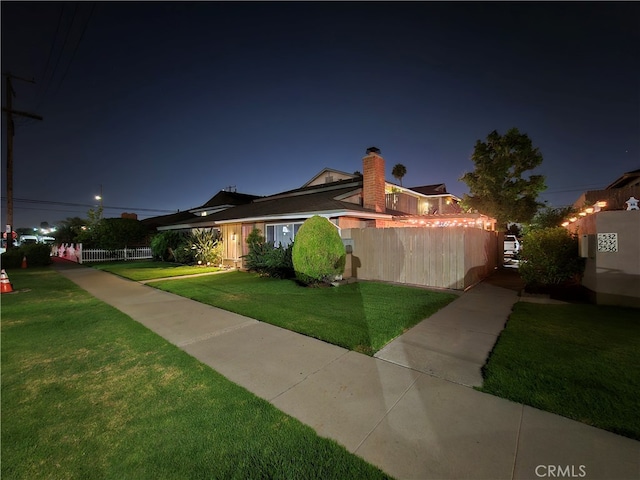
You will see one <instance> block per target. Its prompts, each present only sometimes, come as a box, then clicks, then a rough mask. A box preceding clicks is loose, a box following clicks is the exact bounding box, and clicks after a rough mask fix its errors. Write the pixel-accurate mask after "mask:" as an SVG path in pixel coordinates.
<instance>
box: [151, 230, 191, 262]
mask: <svg viewBox="0 0 640 480" xmlns="http://www.w3.org/2000/svg"><path fill="white" fill-rule="evenodd" d="M186 237H187V234H186V233H185V232H176V231H175V230H168V231H166V232H160V233H157V234H156V235H154V237H153V238H152V239H151V252H152V253H153V256H154V258H156V259H159V260H164V261H165V262H168V261H178V259H177V258H176V255H175V251H176V250H177V249H178V247H180V245H181V244H184V242H185V240H186ZM187 263H188V262H187Z"/></svg>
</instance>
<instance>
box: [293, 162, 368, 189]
mask: <svg viewBox="0 0 640 480" xmlns="http://www.w3.org/2000/svg"><path fill="white" fill-rule="evenodd" d="M334 175H335V176H336V177H338V178H339V179H341V180H351V179H354V178H358V177H359V176H360V175H356V174H354V173H347V172H342V171H340V170H336V169H334V168H328V167H325V168H323V169H322V170H320V171H319V172H318V173H317V174H316V175H314V176H313V177H312V178H311V180H309V181H308V182H307V183H305V184H304V185H303V186H302V187H303V188H304V187H308V186H309V185H311V184H312V183H314V182H316V180H318V179H319V178H322V177H325V178H326V177H333V176H334Z"/></svg>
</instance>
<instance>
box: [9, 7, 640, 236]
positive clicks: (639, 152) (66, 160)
mask: <svg viewBox="0 0 640 480" xmlns="http://www.w3.org/2000/svg"><path fill="white" fill-rule="evenodd" d="M72 20H73V21H72ZM639 24H640V4H638V3H635V2H628V3H612V2H607V3H595V2H594V3H578V2H571V3H556V2H544V3H479V2H477V3H462V2H453V3H418V2H409V3H400V2H393V3H382V2H376V3H368V2H356V3H341V2H322V3H293V2H288V3H271V2H260V3H246V2H238V3H235V2H229V3H169V2H167V3H153V2H149V3H139V4H135V3H129V2H107V3H97V4H93V3H77V4H76V3H66V4H62V3H50V2H46V3H34V2H24V3H11V2H3V3H2V72H7V71H10V72H11V73H13V74H14V75H17V76H21V77H25V78H31V77H34V78H35V80H36V84H35V85H32V84H29V83H24V82H20V81H18V80H14V88H15V90H16V97H15V98H14V104H13V106H14V108H15V109H18V110H26V111H31V112H34V113H37V114H39V115H42V116H43V117H44V121H42V122H39V121H34V120H23V119H18V118H17V117H16V124H17V128H16V136H15V140H14V162H15V171H14V197H15V198H16V201H15V210H14V219H15V221H14V223H15V226H17V227H23V226H36V225H39V224H40V222H42V221H48V222H49V223H54V222H56V221H58V220H62V219H64V218H66V217H69V216H75V215H79V216H85V215H86V211H87V210H88V208H89V207H88V206H90V205H91V204H92V203H95V201H93V200H92V199H93V196H94V195H96V194H97V193H98V192H99V188H100V184H102V186H103V194H104V204H105V206H107V207H122V208H114V209H111V208H109V209H107V210H106V212H105V213H106V215H107V216H119V214H120V213H121V212H123V211H128V212H132V211H133V212H137V213H138V214H139V218H145V217H148V216H152V215H155V214H160V213H162V211H163V210H165V211H175V210H176V209H180V210H184V209H187V208H190V207H194V206H198V205H201V204H203V203H204V202H205V201H207V200H208V199H209V198H210V197H211V196H213V195H214V194H215V193H216V192H217V191H219V190H220V189H222V188H224V187H226V186H229V185H235V186H236V188H237V190H238V191H239V192H243V193H251V194H259V195H266V194H271V193H276V192H279V191H283V190H288V189H292V188H297V187H299V186H301V185H302V184H303V183H305V182H306V181H307V180H309V179H310V178H311V177H312V176H313V175H315V174H316V173H318V172H319V171H320V170H321V169H322V168H324V167H332V168H336V169H338V170H344V171H347V172H353V171H355V170H361V169H362V166H361V158H362V157H363V156H364V154H365V150H366V148H367V147H369V146H377V147H379V148H380V149H381V151H382V155H383V156H384V157H385V159H386V165H387V178H388V179H389V180H392V181H393V177H392V176H391V168H392V167H393V165H394V164H396V163H402V164H404V165H405V166H406V167H407V175H406V176H405V178H404V180H403V184H404V185H406V186H416V185H424V184H431V183H441V182H444V183H446V184H447V187H448V190H449V191H450V192H452V193H454V194H456V195H459V196H462V194H463V193H465V192H467V188H466V185H465V184H464V183H461V182H459V181H458V178H459V177H460V176H462V175H463V174H464V172H465V171H468V170H472V169H473V163H472V162H471V161H470V159H469V157H470V155H471V153H472V151H473V147H474V144H475V142H476V140H478V139H484V138H486V136H487V134H489V132H491V131H492V130H494V129H497V130H498V131H499V132H501V133H504V132H505V131H506V130H507V129H508V128H510V127H517V128H519V129H520V131H522V132H525V133H527V134H528V135H529V136H530V137H531V138H532V140H533V142H534V144H535V145H536V146H538V147H539V148H540V150H541V152H542V154H543V156H544V162H543V165H542V166H541V168H539V169H538V170H539V171H537V172H536V173H542V174H544V175H546V176H547V185H548V190H547V192H546V193H544V194H543V195H542V197H541V199H542V200H547V201H548V202H549V203H550V204H551V205H554V206H560V205H566V204H570V203H572V202H573V201H574V200H575V199H576V198H577V197H578V196H579V194H580V193H581V191H583V190H587V189H597V188H602V187H604V186H606V185H607V184H609V183H610V182H612V181H613V180H615V179H616V178H617V177H618V176H619V175H621V174H622V173H623V172H626V171H629V170H634V169H637V168H640V100H639V99H640V27H639ZM56 32H57V35H56ZM65 38H66V43H64V42H65ZM4 86H5V83H4V79H3V105H4V104H5V96H4V95H5V94H4ZM5 121H6V120H5V116H4V115H3V130H2V135H3V139H2V140H3V145H4V144H5V140H6V135H5V128H6V127H5ZM2 162H3V164H2V177H3V196H4V195H5V187H6V183H5V165H6V152H5V149H4V147H3V151H2ZM18 199H27V200H32V201H31V202H24V201H19V200H18ZM34 201H35V202H34ZM58 202H60V203H72V204H81V205H84V204H86V205H88V206H80V207H74V206H69V205H67V206H64V205H59V204H56V203H58ZM143 209H147V210H143ZM152 210H157V211H152ZM5 218H6V202H5V201H4V199H3V202H2V225H4V224H5Z"/></svg>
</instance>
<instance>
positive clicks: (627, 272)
mask: <svg viewBox="0 0 640 480" xmlns="http://www.w3.org/2000/svg"><path fill="white" fill-rule="evenodd" d="M593 219H594V220H595V222H594V223H595V232H593V231H590V230H591V229H590V228H585V229H583V233H588V238H589V240H588V258H587V261H586V266H585V274H584V277H583V281H582V283H583V285H584V286H585V287H587V288H589V289H590V290H592V291H593V292H594V293H595V297H596V302H597V303H598V304H606V305H622V306H630V307H640V210H631V211H626V210H616V211H604V212H599V213H597V214H594V215H593ZM585 227H587V225H585ZM605 234H610V235H605ZM616 243H617V245H616Z"/></svg>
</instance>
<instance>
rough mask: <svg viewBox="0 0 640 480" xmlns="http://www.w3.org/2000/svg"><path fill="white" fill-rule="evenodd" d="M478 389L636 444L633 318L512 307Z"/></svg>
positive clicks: (610, 312) (638, 360)
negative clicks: (599, 429)
mask: <svg viewBox="0 0 640 480" xmlns="http://www.w3.org/2000/svg"><path fill="white" fill-rule="evenodd" d="M484 374H485V381H484V385H483V388H482V390H483V391H485V392H488V393H491V394H494V395H498V396H500V397H504V398H508V399H511V400H513V401H516V402H521V403H525V404H527V405H531V406H533V407H536V408H539V409H541V410H546V411H548V412H554V413H557V414H560V415H563V416H565V417H569V418H572V419H574V420H579V421H581V422H584V423H587V424H589V425H594V426H596V427H599V428H603V429H606V430H610V431H612V432H615V433H618V434H621V435H625V436H628V437H631V438H635V439H638V440H640V315H639V311H638V310H636V309H631V308H617V307H605V306H596V305H577V304H576V305H574V304H568V305H540V304H533V303H522V302H520V303H517V304H516V305H515V306H514V311H513V313H512V314H511V317H510V319H509V321H508V323H507V326H506V328H505V330H504V331H503V332H502V334H501V335H500V338H499V340H498V342H497V344H496V346H495V348H494V351H493V353H492V354H491V356H490V358H489V361H488V363H487V365H486V366H485V371H484Z"/></svg>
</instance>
